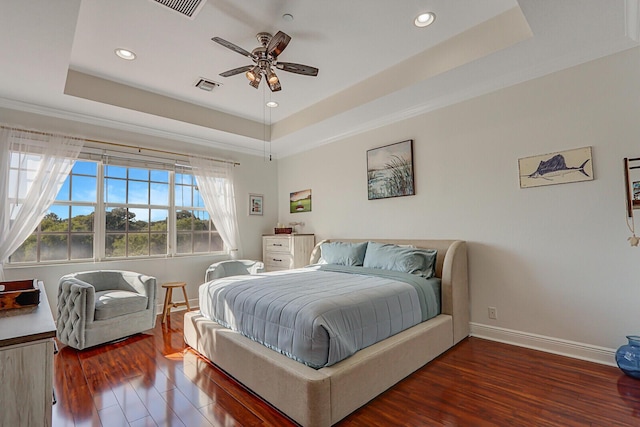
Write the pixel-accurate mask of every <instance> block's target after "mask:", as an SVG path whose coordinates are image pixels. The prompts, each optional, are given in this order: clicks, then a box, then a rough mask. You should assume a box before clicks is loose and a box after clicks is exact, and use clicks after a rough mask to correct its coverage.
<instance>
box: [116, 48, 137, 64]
mask: <svg viewBox="0 0 640 427" xmlns="http://www.w3.org/2000/svg"><path fill="white" fill-rule="evenodd" d="M115 53H116V55H118V56H119V57H120V58H122V59H126V60H127V61H133V60H134V59H136V54H135V53H133V52H132V51H130V50H128V49H123V48H121V47H119V48H118V49H116V50H115Z"/></svg>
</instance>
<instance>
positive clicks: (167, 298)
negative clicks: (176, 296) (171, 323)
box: [162, 282, 191, 323]
mask: <svg viewBox="0 0 640 427" xmlns="http://www.w3.org/2000/svg"><path fill="white" fill-rule="evenodd" d="M186 286H187V284H186V283H185V282H168V283H163V284H162V287H163V288H165V289H166V293H165V294H164V307H163V308H162V323H165V322H166V321H167V314H169V311H171V307H179V306H182V305H186V306H187V311H191V306H190V305H189V298H187V289H186ZM174 288H182V294H183V295H184V301H183V302H173V301H172V298H173V289H174Z"/></svg>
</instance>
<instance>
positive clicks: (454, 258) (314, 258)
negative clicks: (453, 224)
mask: <svg viewBox="0 0 640 427" xmlns="http://www.w3.org/2000/svg"><path fill="white" fill-rule="evenodd" d="M369 241H371V242H379V243H393V244H396V245H412V246H415V247H417V248H424V249H435V250H437V251H438V255H437V259H436V276H437V277H440V278H441V279H442V285H441V286H442V288H441V295H442V301H441V306H442V310H441V312H442V314H449V315H451V316H452V317H453V329H454V343H457V342H459V341H461V340H463V339H464V338H466V337H467V336H469V319H470V312H469V310H470V308H469V307H470V304H469V281H468V274H467V245H466V242H464V241H462V240H411V239H404V240H390V239H325V240H322V241H320V242H318V244H316V246H315V248H313V251H312V252H311V257H310V259H309V262H310V264H315V263H317V262H318V260H319V259H320V245H322V243H325V242H346V243H360V242H369ZM453 283H455V284H456V285H455V287H454V286H452V284H453Z"/></svg>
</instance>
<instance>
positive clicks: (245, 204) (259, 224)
mask: <svg viewBox="0 0 640 427" xmlns="http://www.w3.org/2000/svg"><path fill="white" fill-rule="evenodd" d="M7 116H9V114H6V115H4V117H7ZM10 117H11V121H8V123H11V124H12V125H15V126H21V125H23V126H25V127H27V128H35V129H41V130H44V131H49V130H50V129H51V127H50V126H48V124H49V120H47V119H46V118H43V117H35V116H34V115H27V114H20V113H18V112H16V111H11V112H10ZM63 122H64V121H63V120H56V123H55V126H56V127H55V131H57V132H65V131H66V132H68V134H69V135H78V134H81V135H83V136H84V137H86V138H98V139H100V138H101V139H102V140H106V141H110V142H123V143H130V140H129V139H128V138H129V137H131V138H136V139H140V138H142V140H141V141H137V143H136V146H138V145H140V146H142V147H144V146H148V147H154V148H163V149H168V150H172V151H175V150H176V148H178V149H179V150H184V147H186V145H185V144H184V143H180V142H176V141H162V140H160V139H159V138H152V139H151V140H148V141H144V139H145V138H144V137H141V135H128V134H125V133H122V132H120V131H110V130H108V129H104V128H102V129H98V128H95V127H92V126H89V125H82V124H79V123H71V122H69V123H66V126H68V127H66V126H65V123H63ZM110 135H112V136H111V137H110ZM145 142H147V144H146V145H145ZM143 152H144V150H143ZM189 152H192V153H199V154H202V155H206V156H211V157H216V158H221V159H229V160H233V161H237V162H239V163H240V166H236V167H235V168H234V180H235V195H236V210H237V213H238V226H239V229H240V240H241V242H242V248H243V257H244V258H249V259H262V238H261V236H262V234H264V233H268V232H270V231H272V230H273V224H275V223H276V222H277V203H276V200H277V191H276V186H277V161H272V162H269V161H267V160H265V159H263V158H262V157H260V156H253V155H248V154H241V153H232V152H225V151H222V150H215V149H210V148H207V147H203V146H190V147H189ZM249 193H255V194H263V195H264V200H265V203H264V215H262V216H256V215H251V216H250V215H249ZM226 258H228V257H227V256H224V257H220V256H218V257H212V256H193V257H191V256H190V257H176V258H153V259H137V260H122V261H108V262H96V263H93V262H89V263H87V262H82V263H68V264H67V263H65V264H60V265H46V266H28V267H15V266H5V277H6V280H18V279H25V278H34V279H39V280H42V281H44V283H45V289H46V292H47V297H48V299H49V303H50V305H51V307H52V310H53V311H54V316H55V315H56V313H55V311H56V308H55V307H56V298H57V289H58V279H59V278H60V277H61V276H63V275H64V274H67V273H72V272H77V271H85V270H97V269H124V270H132V271H137V272H141V273H144V274H148V275H151V276H155V277H156V279H157V283H158V304H162V299H163V298H164V293H163V290H162V289H161V288H160V284H162V283H164V282H172V281H185V282H186V283H187V295H188V296H189V299H190V300H191V301H192V303H194V304H197V297H198V286H199V285H200V284H201V283H202V282H203V278H204V273H205V271H206V269H207V267H208V266H209V265H210V264H211V263H213V262H215V261H219V260H221V259H226ZM176 299H180V297H179V296H178V297H176Z"/></svg>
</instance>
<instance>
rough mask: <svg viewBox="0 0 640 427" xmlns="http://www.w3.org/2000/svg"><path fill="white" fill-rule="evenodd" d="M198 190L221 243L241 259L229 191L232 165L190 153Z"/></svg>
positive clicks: (231, 186) (230, 189)
mask: <svg viewBox="0 0 640 427" xmlns="http://www.w3.org/2000/svg"><path fill="white" fill-rule="evenodd" d="M189 163H190V164H191V166H192V167H193V175H194V176H195V177H196V182H197V184H198V189H199V190H200V194H201V195H202V199H203V200H204V205H205V207H206V208H207V211H208V212H209V215H211V219H213V223H214V224H215V226H216V229H217V230H218V233H220V237H221V238H222V241H223V242H224V244H225V246H226V247H227V248H228V249H229V250H230V256H231V258H233V259H238V258H242V248H241V247H240V234H239V230H238V217H237V215H236V197H235V195H234V192H233V165H232V164H230V163H221V162H215V161H212V160H207V159H201V158H198V157H194V156H190V157H189Z"/></svg>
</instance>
